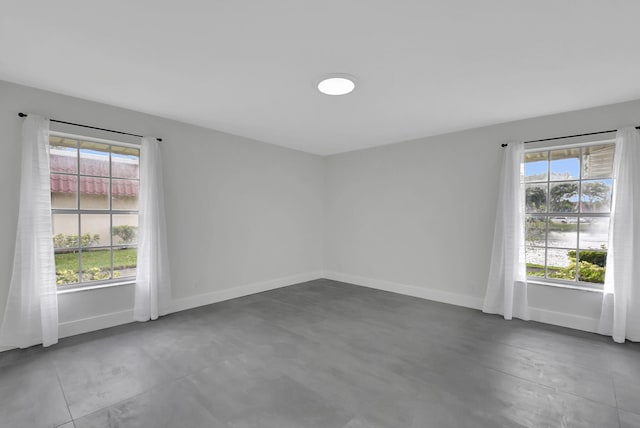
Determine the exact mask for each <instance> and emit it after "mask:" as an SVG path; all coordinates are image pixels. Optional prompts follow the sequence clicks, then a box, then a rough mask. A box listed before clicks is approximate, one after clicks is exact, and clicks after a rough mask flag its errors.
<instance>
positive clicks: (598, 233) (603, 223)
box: [580, 217, 609, 250]
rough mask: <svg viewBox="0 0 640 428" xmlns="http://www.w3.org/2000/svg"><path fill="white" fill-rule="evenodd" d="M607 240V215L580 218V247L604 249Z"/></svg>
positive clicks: (583, 248)
mask: <svg viewBox="0 0 640 428" xmlns="http://www.w3.org/2000/svg"><path fill="white" fill-rule="evenodd" d="M608 241H609V218H608V217H581V218H580V249H581V250H602V249H606V248H607V245H608Z"/></svg>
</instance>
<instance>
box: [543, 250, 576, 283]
mask: <svg viewBox="0 0 640 428" xmlns="http://www.w3.org/2000/svg"><path fill="white" fill-rule="evenodd" d="M575 257H576V252H575V250H560V249H555V248H549V249H547V277H549V278H556V279H564V280H567V281H575V279H576V258H575Z"/></svg>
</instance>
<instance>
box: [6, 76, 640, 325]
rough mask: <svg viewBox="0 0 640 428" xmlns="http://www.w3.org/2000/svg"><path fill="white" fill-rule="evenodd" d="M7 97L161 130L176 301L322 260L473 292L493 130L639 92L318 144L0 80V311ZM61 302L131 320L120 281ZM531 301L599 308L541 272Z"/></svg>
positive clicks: (567, 122) (295, 277)
mask: <svg viewBox="0 0 640 428" xmlns="http://www.w3.org/2000/svg"><path fill="white" fill-rule="evenodd" d="M19 111H23V112H27V113H39V114H43V115H45V116H49V117H52V118H59V119H62V120H67V121H72V122H79V123H85V124H94V125H96V126H100V127H105V128H111V129H118V130H125V131H129V132H133V133H139V134H147V135H155V136H160V137H162V138H164V140H165V142H164V143H163V146H162V150H163V158H164V163H165V185H166V203H167V207H166V208H167V222H168V227H169V230H168V233H169V244H170V245H171V258H170V260H171V261H170V262H171V270H172V280H173V284H174V293H173V294H174V299H175V302H174V308H175V309H176V310H177V309H185V308H188V307H194V306H198V305H202V304H207V303H210V302H213V301H217V300H222V299H226V298H231V297H235V296H238V295H243V294H248V293H252V292H257V291H261V290H264V289H268V288H273V287H277V286H283V285H288V284H292V283H295V282H300V281H305V280H308V279H312V278H316V277H320V276H322V269H323V268H324V270H325V276H327V277H331V278H335V279H341V280H345V281H350V282H354V283H359V284H362V285H368V286H374V287H378V288H385V289H389V290H394V291H399V292H403V293H406V294H412V295H416V296H421V297H426V298H432V299H435V300H441V301H446V302H450V303H456V304H461V305H465V306H471V307H479V305H480V304H481V301H482V297H483V296H484V291H485V288H486V278H487V275H488V264H489V258H490V251H491V241H492V234H493V227H494V216H495V202H496V199H497V193H496V189H497V186H498V172H499V171H498V170H499V164H500V156H501V150H502V149H501V148H500V143H502V142H506V141H510V140H516V139H523V140H529V139H538V138H545V137H554V136H561V135H568V134H574V133H584V132H589V131H600V130H603V129H615V128H617V127H620V126H625V125H630V124H638V123H640V100H639V101H635V102H630V103H624V104H617V105H612V106H605V107H600V108H595V109H589V110H582V111H577V112H571V113H566V114H560V115H553V116H547V117H540V118H534V119H528V120H524V121H518V122H512V123H508V124H502V125H496V126H490V127H485V128H480V129H474V130H469V131H464V132H458V133H453V134H447V135H442V136H436V137H430V138H424V139H420V140H416V141H410V142H405V143H400V144H395V145H390V146H383V147H378V148H373V149H367V150H362V151H357V152H351V153H344V154H340V155H334V156H330V157H327V158H324V159H323V158H321V157H318V156H314V155H309V154H305V153H302V152H297V151H294V150H289V149H284V148H280V147H276V146H273V145H269V144H264V143H261V142H257V141H253V140H249V139H245V138H241V137H237V136H233V135H228V134H224V133H221V132H216V131H212V130H208V129H204V128H199V127H195V126H190V125H186V124H183V123H180V122H175V121H171V120H167V119H162V118H159V117H154V116H149V115H145V114H142V113H137V112H133V111H129V110H124V109H120V108H117V107H111V106H107V105H103V104H99V103H94V102H90V101H86V100H81V99H77V98H72V97H67V96H62V95H58V94H53V93H50V92H45V91H40V90H37V89H32V88H27V87H23V86H18V85H13V84H9V83H6V82H2V81H0V130H1V131H2V132H0V145H1V147H2V151H1V152H0V197H1V198H2V201H3V202H4V206H3V209H2V210H0V315H1V312H2V310H3V309H4V305H5V301H6V296H7V291H8V285H9V280H10V276H11V264H12V260H13V245H14V240H15V230H16V223H17V215H18V212H17V207H18V184H17V183H18V178H19V165H20V161H19V159H20V144H19V139H20V127H21V124H22V120H21V119H19V118H18V117H17V113H18V112H19ZM55 129H57V130H60V131H66V132H74V133H80V134H82V133H84V134H85V135H91V136H96V137H102V138H114V135H113V134H108V133H101V132H97V131H95V132H90V131H88V130H87V129H84V128H75V127H61V126H60V125H56V128H55ZM126 141H129V142H132V141H135V139H133V140H132V139H126ZM59 302H60V321H61V323H62V324H61V332H62V334H63V335H70V334H75V333H79V332H83V331H89V330H92V329H98V328H101V327H104V326H106V325H115V324H118V323H123V322H127V321H129V320H130V319H131V308H132V302H133V289H132V287H131V286H122V287H114V288H106V289H98V290H88V291H82V292H76V293H69V294H61V295H60V299H59ZM530 302H531V304H532V306H534V307H535V308H536V309H535V310H534V316H535V317H536V318H537V319H539V320H543V321H549V322H553V323H558V324H561V325H567V326H572V327H578V328H583V329H587V330H589V329H593V327H594V322H595V319H596V318H597V316H598V313H599V308H600V307H599V294H598V293H592V292H591V293H590V292H585V291H575V290H562V289H557V288H553V289H552V288H548V287H536V286H533V287H531V289H530Z"/></svg>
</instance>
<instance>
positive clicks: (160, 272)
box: [133, 137, 171, 321]
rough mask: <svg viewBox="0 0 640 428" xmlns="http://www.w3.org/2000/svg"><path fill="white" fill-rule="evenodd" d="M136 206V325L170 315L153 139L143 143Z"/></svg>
mask: <svg viewBox="0 0 640 428" xmlns="http://www.w3.org/2000/svg"><path fill="white" fill-rule="evenodd" d="M139 204H140V207H139V215H140V217H139V222H138V274H137V277H136V290H135V305H134V311H133V312H134V319H135V320H136V321H148V320H150V319H151V320H155V319H157V318H158V316H160V315H165V314H167V313H169V309H170V304H171V279H170V277H169V255H168V254H169V253H168V248H167V234H166V221H165V213H164V187H163V185H162V156H161V152H160V145H159V143H158V142H157V141H156V139H155V138H150V137H144V138H143V139H142V147H141V150H140V202H139Z"/></svg>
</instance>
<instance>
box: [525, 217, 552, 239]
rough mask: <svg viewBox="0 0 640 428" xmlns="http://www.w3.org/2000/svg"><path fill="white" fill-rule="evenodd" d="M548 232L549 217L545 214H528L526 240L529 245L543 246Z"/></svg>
mask: <svg viewBox="0 0 640 428" xmlns="http://www.w3.org/2000/svg"><path fill="white" fill-rule="evenodd" d="M546 234H547V218H546V217H545V216H531V215H528V216H527V218H526V221H525V240H526V244H527V246H538V247H543V246H544V245H545V240H546Z"/></svg>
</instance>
